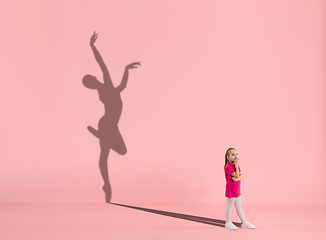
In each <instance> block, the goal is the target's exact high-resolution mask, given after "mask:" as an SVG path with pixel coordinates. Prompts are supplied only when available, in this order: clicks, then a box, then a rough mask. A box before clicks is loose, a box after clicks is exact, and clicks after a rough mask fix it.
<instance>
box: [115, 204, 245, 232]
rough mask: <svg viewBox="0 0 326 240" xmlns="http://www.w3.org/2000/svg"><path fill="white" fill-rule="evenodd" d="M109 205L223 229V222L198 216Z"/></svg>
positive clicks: (239, 225) (237, 224) (238, 224)
mask: <svg viewBox="0 0 326 240" xmlns="http://www.w3.org/2000/svg"><path fill="white" fill-rule="evenodd" d="M111 204H113V205H117V206H121V207H127V208H133V209H136V210H140V211H145V212H150V213H155V214H160V215H164V216H168V217H174V218H180V219H184V220H188V221H193V222H198V223H204V224H208V225H214V226H218V227H223V228H224V227H225V220H220V219H214V218H206V217H199V216H193V215H188V214H182V213H174V212H167V211H161V210H156V209H149V208H141V207H135V206H128V205H123V204H118V203H111ZM233 223H234V225H236V226H237V227H241V223H238V222H233Z"/></svg>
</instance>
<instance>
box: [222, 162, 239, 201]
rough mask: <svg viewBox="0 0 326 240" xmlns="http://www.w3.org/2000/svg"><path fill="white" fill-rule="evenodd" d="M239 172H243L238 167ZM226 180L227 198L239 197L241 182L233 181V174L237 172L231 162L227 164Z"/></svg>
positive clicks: (225, 170)
mask: <svg viewBox="0 0 326 240" xmlns="http://www.w3.org/2000/svg"><path fill="white" fill-rule="evenodd" d="M238 168H239V172H241V169H240V166H238ZM224 172H225V180H226V189H225V196H226V197H229V198H232V197H239V196H240V195H241V193H240V184H241V181H236V182H233V181H232V176H231V174H232V173H234V172H235V167H234V165H233V164H232V163H231V162H229V161H228V162H227V164H226V166H225V169H224Z"/></svg>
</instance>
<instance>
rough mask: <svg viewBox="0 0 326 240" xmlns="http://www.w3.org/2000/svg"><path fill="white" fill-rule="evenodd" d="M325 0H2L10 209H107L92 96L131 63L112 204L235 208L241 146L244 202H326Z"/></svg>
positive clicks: (4, 149)
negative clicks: (234, 161)
mask: <svg viewBox="0 0 326 240" xmlns="http://www.w3.org/2000/svg"><path fill="white" fill-rule="evenodd" d="M322 7H323V6H322V1H321V0H313V1H296V0H287V1H283V0H278V1H260V0H251V1H216V0H211V1H209V0H207V1H187V0H180V1H174V0H165V1H151V0H137V1H132V0H129V1H126V0H122V1H121V0H120V1H77V0H75V1H72V0H70V1H66V0H60V1H54V0H53V1H42V0H38V1H37V0H33V1H9V0H8V1H1V3H0V9H1V10H0V13H1V14H0V16H1V17H0V26H1V30H2V31H1V32H2V33H1V38H0V42H1V47H2V50H1V56H0V66H1V71H0V78H1V90H0V91H1V92H0V101H1V108H0V110H1V139H0V144H1V151H0V159H1V162H0V179H1V181H0V189H1V195H0V202H2V203H20V202H26V203H32V202H33V203H34V202H35V203H40V202H44V203H71V202H80V203H88V202H90V203H91V202H94V203H97V202H98V203H101V202H103V201H104V196H103V192H102V190H101V186H102V179H101V176H100V172H99V169H98V155H99V144H98V141H97V140H96V139H95V138H94V137H93V136H91V134H89V133H88V131H87V129H86V127H87V126H88V125H92V126H94V127H95V126H97V121H98V119H99V118H100V117H101V116H102V114H103V112H104V109H103V106H102V103H100V102H99V100H98V96H97V93H96V92H94V91H90V90H88V89H86V88H85V87H83V85H82V83H81V79H82V77H83V76H84V75H85V74H88V73H90V74H94V75H96V76H98V77H100V76H101V72H100V69H99V67H98V65H97V63H96V62H95V59H94V57H93V55H92V52H91V49H90V47H89V38H90V37H91V35H92V33H93V31H94V30H96V31H97V32H98V33H99V38H98V40H97V42H96V46H97V47H98V49H99V51H100V53H101V54H102V56H103V58H104V60H105V62H106V64H107V66H108V68H109V71H110V74H111V76H112V78H113V80H114V84H118V83H119V81H120V79H121V77H122V73H123V69H124V67H125V65H127V64H129V63H131V62H133V61H141V62H142V66H141V67H140V68H138V69H134V70H132V71H131V72H130V77H129V84H128V87H127V89H126V90H125V91H124V92H123V93H122V98H123V102H124V108H123V112H122V117H121V121H120V123H119V127H120V130H121V132H122V135H123V138H124V140H125V142H126V145H127V148H128V153H127V155H125V156H119V155H118V154H116V153H111V155H110V157H109V171H110V181H111V184H112V187H113V198H112V200H113V201H114V202H124V203H128V202H132V203H213V202H224V201H225V198H224V191H225V189H224V188H225V180H224V173H223V165H224V153H225V151H226V149H227V148H228V147H235V148H237V149H238V151H239V154H240V166H241V169H242V170H243V173H244V175H245V179H244V180H243V182H242V201H243V202H253V203H254V202H300V203H306V202H325V199H326V186H325V177H324V170H325V152H324V147H325V138H324V135H325V133H326V132H325V128H324V126H323V124H324V122H325V118H323V117H325V115H324V113H323V110H324V109H323V108H324V107H325V105H323V100H324V101H325V99H323V94H325V85H323V72H322V70H323V63H325V61H322V51H324V50H325V48H323V42H322V33H323V32H322V29H323V28H322V27H323V26H322V11H321V10H322Z"/></svg>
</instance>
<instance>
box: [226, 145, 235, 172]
mask: <svg viewBox="0 0 326 240" xmlns="http://www.w3.org/2000/svg"><path fill="white" fill-rule="evenodd" d="M231 150H236V149H235V148H229V149H228V150H226V153H225V164H224V168H225V167H226V164H227V163H228V158H227V157H228V156H229V155H230V151H231Z"/></svg>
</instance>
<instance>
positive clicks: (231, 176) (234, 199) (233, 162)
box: [224, 148, 255, 230]
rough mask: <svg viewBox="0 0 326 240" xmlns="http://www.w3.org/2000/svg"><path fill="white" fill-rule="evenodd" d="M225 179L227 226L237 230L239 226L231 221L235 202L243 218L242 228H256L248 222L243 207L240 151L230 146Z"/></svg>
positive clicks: (226, 155)
mask: <svg viewBox="0 0 326 240" xmlns="http://www.w3.org/2000/svg"><path fill="white" fill-rule="evenodd" d="M224 172H225V180H226V189H225V196H226V210H225V218H226V222H225V228H227V229H231V230H235V229H237V227H236V226H235V225H234V224H233V223H232V222H231V210H232V206H233V204H234V205H235V207H236V209H237V214H238V216H239V217H240V219H241V227H242V228H255V226H254V225H252V224H250V223H249V222H247V220H246V219H245V217H244V214H243V211H242V208H241V194H240V183H241V180H242V179H243V174H242V172H241V169H240V167H239V156H238V152H237V150H236V149H234V148H229V149H228V150H227V151H226V153H225V165H224Z"/></svg>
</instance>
